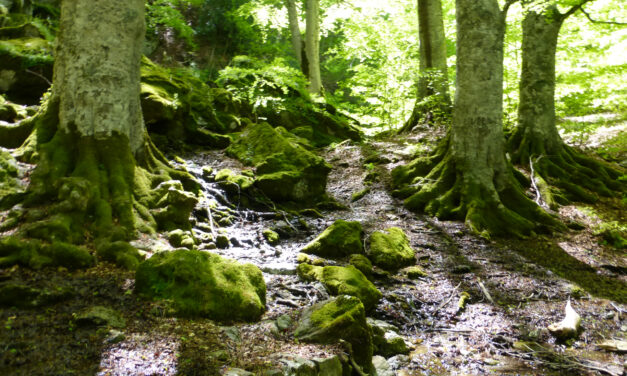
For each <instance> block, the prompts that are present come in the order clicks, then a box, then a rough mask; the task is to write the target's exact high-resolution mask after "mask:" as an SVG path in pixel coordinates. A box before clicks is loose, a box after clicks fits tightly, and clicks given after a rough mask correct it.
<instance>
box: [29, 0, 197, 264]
mask: <svg viewBox="0 0 627 376" xmlns="http://www.w3.org/2000/svg"><path fill="white" fill-rule="evenodd" d="M97 5H98V6H94V4H93V1H91V0H72V1H63V2H62V4H61V17H60V23H59V33H58V36H57V48H56V53H55V59H56V60H55V65H54V77H53V83H54V85H53V90H52V93H51V95H50V97H49V98H48V99H47V100H46V101H45V102H44V104H43V106H42V109H41V110H40V112H39V113H38V114H37V115H36V116H35V117H33V120H32V121H33V126H34V132H33V134H31V136H30V137H29V139H28V140H27V141H26V142H25V144H24V145H22V147H21V151H22V156H23V157H24V159H29V157H30V158H31V160H34V159H37V158H36V157H37V156H38V164H37V167H36V168H35V170H34V171H33V174H32V176H31V183H30V185H29V188H28V197H27V199H26V201H25V203H24V206H25V207H27V208H29V210H30V212H31V213H45V215H41V214H38V215H27V216H26V217H27V218H32V220H26V223H25V224H23V225H22V226H21V227H20V228H19V232H18V233H19V234H20V236H22V237H23V238H32V239H37V241H43V242H48V243H53V242H57V241H61V242H68V243H74V244H85V243H88V242H89V241H90V240H93V239H95V240H96V241H98V244H100V246H104V247H105V248H106V247H107V246H105V245H106V244H110V243H112V242H117V241H122V240H130V239H132V238H133V237H135V236H136V231H137V230H141V231H142V232H152V231H155V230H156V228H157V224H158V223H157V222H158V221H156V220H155V218H157V217H156V216H157V214H156V212H153V211H151V210H150V209H151V208H152V206H151V205H154V204H155V202H156V195H157V193H156V191H155V188H156V186H157V185H158V184H159V183H161V182H164V181H166V180H171V179H178V180H180V181H182V182H184V183H185V184H186V185H187V187H190V188H192V187H193V186H194V184H192V183H191V181H192V180H191V177H189V175H188V174H186V173H183V172H181V171H176V170H174V169H172V168H171V167H170V166H169V165H168V162H167V161H166V160H165V159H164V158H163V156H162V155H161V154H160V153H159V152H158V151H157V150H156V148H155V147H154V145H153V144H152V142H151V141H150V139H149V137H148V135H147V133H146V129H145V126H144V123H143V120H142V112H141V106H140V61H141V50H142V43H143V37H144V30H145V24H144V7H145V4H144V1H143V0H127V1H118V0H100V1H99V2H98V4H97ZM190 200H193V197H192V198H190ZM190 211H191V209H190ZM153 214H154V215H153ZM188 216H189V214H188ZM185 221H187V218H185ZM183 225H184V224H183ZM106 249H108V248H106ZM122 249H124V250H128V249H129V248H128V247H126V248H124V247H122ZM107 254H109V255H110V253H107ZM123 259H124V257H123ZM110 261H111V260H110ZM113 261H115V260H113ZM136 262H137V261H136V260H134V261H133V264H136ZM127 265H128V264H127Z"/></svg>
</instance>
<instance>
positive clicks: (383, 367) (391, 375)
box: [372, 355, 396, 376]
mask: <svg viewBox="0 0 627 376" xmlns="http://www.w3.org/2000/svg"><path fill="white" fill-rule="evenodd" d="M372 367H373V368H374V369H375V375H377V376H396V373H395V372H394V370H393V369H392V367H390V364H389V363H388V361H387V360H385V358H384V357H382V356H379V355H375V356H373V357H372Z"/></svg>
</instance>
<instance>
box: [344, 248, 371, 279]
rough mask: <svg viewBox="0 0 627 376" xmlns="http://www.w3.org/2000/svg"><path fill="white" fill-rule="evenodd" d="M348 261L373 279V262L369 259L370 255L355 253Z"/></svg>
mask: <svg viewBox="0 0 627 376" xmlns="http://www.w3.org/2000/svg"><path fill="white" fill-rule="evenodd" d="M348 263H349V264H351V265H353V266H354V267H355V268H357V270H359V271H360V272H362V273H363V274H364V275H365V276H366V278H368V279H369V280H372V263H371V262H370V260H368V257H366V256H364V255H360V254H354V255H351V257H350V259H349V260H348Z"/></svg>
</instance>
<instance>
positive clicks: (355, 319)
mask: <svg viewBox="0 0 627 376" xmlns="http://www.w3.org/2000/svg"><path fill="white" fill-rule="evenodd" d="M294 335H295V336H296V337H297V338H298V339H299V340H301V341H303V342H314V343H323V344H335V343H337V342H338V341H339V340H344V341H346V342H348V343H349V344H350V347H351V351H350V352H351V356H353V358H354V359H355V362H356V363H357V364H358V365H360V366H361V368H362V369H363V370H364V371H365V372H370V369H371V367H372V352H373V345H372V330H371V329H370V327H369V326H368V324H367V323H366V315H365V311H364V306H363V304H362V303H361V302H360V301H359V299H356V298H354V297H351V296H346V295H342V296H338V297H336V298H333V299H330V300H327V301H324V302H320V303H317V304H315V305H313V306H311V307H309V308H307V309H306V310H305V311H304V312H303V314H302V316H301V319H300V322H299V324H298V327H297V328H296V331H295V333H294Z"/></svg>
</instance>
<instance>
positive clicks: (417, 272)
mask: <svg viewBox="0 0 627 376" xmlns="http://www.w3.org/2000/svg"><path fill="white" fill-rule="evenodd" d="M401 273H402V274H403V275H404V276H406V277H407V278H409V279H418V278H424V277H427V276H429V275H428V274H427V272H425V271H424V269H422V268H421V267H420V266H418V265H414V266H408V267H406V268H403V269H401Z"/></svg>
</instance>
